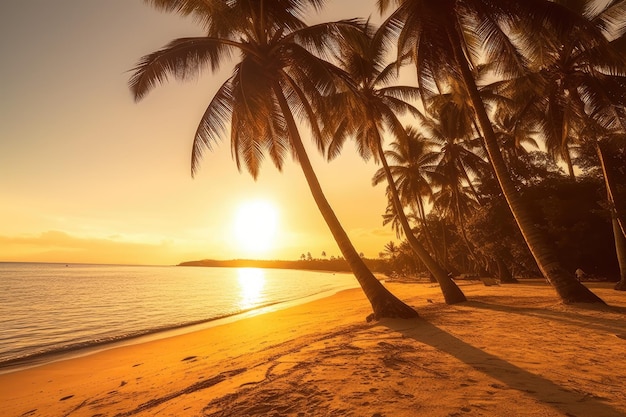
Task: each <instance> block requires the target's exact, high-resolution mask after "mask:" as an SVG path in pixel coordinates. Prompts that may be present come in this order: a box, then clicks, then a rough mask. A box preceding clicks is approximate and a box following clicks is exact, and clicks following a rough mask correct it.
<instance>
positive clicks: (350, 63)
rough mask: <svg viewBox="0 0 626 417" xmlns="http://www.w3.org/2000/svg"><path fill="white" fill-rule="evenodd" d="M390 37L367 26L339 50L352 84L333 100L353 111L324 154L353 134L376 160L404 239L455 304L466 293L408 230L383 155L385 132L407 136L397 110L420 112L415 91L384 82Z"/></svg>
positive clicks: (392, 68) (388, 76) (391, 66)
mask: <svg viewBox="0 0 626 417" xmlns="http://www.w3.org/2000/svg"><path fill="white" fill-rule="evenodd" d="M389 35H390V34H389V31H388V28H386V27H381V28H379V29H378V30H374V28H373V27H371V26H369V25H367V26H366V27H365V28H364V32H363V36H362V37H360V38H353V39H352V42H351V43H350V45H349V46H350V48H345V49H343V50H342V51H341V52H342V53H341V56H340V61H341V63H342V68H343V69H344V70H345V71H346V72H347V73H348V74H350V76H351V78H352V80H353V83H354V85H355V88H353V89H351V90H349V91H346V92H344V93H343V94H339V95H338V96H337V97H334V99H335V100H332V102H334V103H333V104H334V105H335V106H336V105H338V104H339V105H341V104H343V105H344V106H346V107H347V108H349V109H351V110H353V111H352V112H346V113H345V117H344V118H343V119H342V120H339V121H338V122H339V123H338V125H337V126H336V127H335V128H334V129H333V130H334V132H333V137H334V140H333V142H332V143H331V146H330V149H329V157H331V158H332V157H334V156H335V155H337V154H338V152H339V150H340V149H341V147H342V144H343V142H344V141H345V140H346V139H347V138H348V137H350V136H353V137H354V138H355V139H356V141H357V148H358V149H359V151H360V153H361V156H362V157H363V158H365V159H368V158H369V157H371V156H373V157H374V159H375V160H376V161H380V162H381V164H382V166H383V170H384V172H385V178H386V180H387V184H388V188H387V190H388V192H389V193H388V196H389V198H390V200H391V202H392V207H393V209H394V212H395V214H396V216H397V220H398V222H399V223H400V225H401V227H402V231H403V232H404V236H405V237H406V240H407V242H408V243H409V245H410V247H411V249H412V250H413V252H414V253H415V255H417V256H418V257H419V259H420V260H421V261H422V262H423V263H424V265H426V268H428V270H429V271H430V273H431V274H432V275H433V276H434V277H435V279H436V280H437V282H438V283H439V286H440V288H441V291H442V293H443V296H444V299H445V301H446V303H448V304H454V303H459V302H462V301H466V298H465V295H464V294H463V292H462V291H461V289H460V288H459V287H458V286H457V285H456V283H455V282H454V281H453V280H452V278H451V277H450V276H449V275H448V274H447V272H446V271H445V269H444V268H443V267H442V266H441V265H439V264H438V263H437V261H435V259H433V257H432V256H431V255H430V253H428V251H427V250H426V248H424V246H423V245H422V244H421V243H420V242H419V240H418V239H417V238H416V237H415V235H414V234H413V231H412V230H411V226H410V225H409V222H408V220H407V218H406V215H405V213H404V208H403V205H402V203H401V202H400V197H399V196H398V190H397V188H396V184H395V182H394V178H393V175H392V173H391V169H390V168H389V164H388V163H387V160H386V158H385V152H384V149H383V142H384V139H383V135H384V132H385V130H388V131H389V132H391V133H392V134H393V136H395V137H403V136H404V135H405V134H406V132H405V130H404V126H403V124H402V123H401V122H400V120H399V119H398V113H400V112H402V113H407V112H408V113H413V114H419V111H418V110H417V109H416V108H415V107H414V105H413V104H412V103H410V100H413V99H415V98H417V97H418V95H419V91H418V89H417V88H415V87H409V86H399V85H390V84H389V83H390V81H391V80H393V78H394V75H396V73H397V65H398V64H397V63H396V62H392V63H386V55H387V48H386V46H387V44H388V42H389Z"/></svg>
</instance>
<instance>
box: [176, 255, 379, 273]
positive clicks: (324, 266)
mask: <svg viewBox="0 0 626 417" xmlns="http://www.w3.org/2000/svg"><path fill="white" fill-rule="evenodd" d="M364 261H365V264H366V265H367V266H368V267H369V268H370V270H371V271H372V272H376V273H385V271H386V265H385V262H384V261H383V260H382V259H366V258H365V259H364ZM178 266H206V267H213V268H276V269H301V270H311V271H329V272H351V271H350V266H349V265H348V262H346V260H345V259H341V258H334V259H300V260H295V261H280V260H274V261H268V260H258V259H232V260H228V261H224V260H216V259H202V260H200V261H187V262H181V263H179V264H178Z"/></svg>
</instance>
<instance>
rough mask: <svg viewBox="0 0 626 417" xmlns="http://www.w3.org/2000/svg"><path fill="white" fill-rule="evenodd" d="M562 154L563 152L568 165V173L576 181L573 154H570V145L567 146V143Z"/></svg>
mask: <svg viewBox="0 0 626 417" xmlns="http://www.w3.org/2000/svg"><path fill="white" fill-rule="evenodd" d="M562 154H563V160H564V161H565V164H566V165H567V173H568V174H569V177H570V178H571V179H572V181H576V174H575V173H574V164H573V163H572V156H571V155H570V150H569V146H567V144H565V145H564V146H563V151H562Z"/></svg>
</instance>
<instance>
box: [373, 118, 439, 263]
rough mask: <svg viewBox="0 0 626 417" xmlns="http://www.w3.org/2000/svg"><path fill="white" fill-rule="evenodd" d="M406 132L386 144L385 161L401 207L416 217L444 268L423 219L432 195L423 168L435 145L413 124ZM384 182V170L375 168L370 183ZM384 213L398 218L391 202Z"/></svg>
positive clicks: (385, 177) (430, 247)
mask: <svg viewBox="0 0 626 417" xmlns="http://www.w3.org/2000/svg"><path fill="white" fill-rule="evenodd" d="M405 132H406V135H404V136H400V137H399V138H397V139H396V140H395V141H392V142H391V143H390V144H389V149H387V150H386V151H385V160H386V161H387V164H388V165H389V170H390V171H391V175H392V177H393V180H394V184H395V188H396V190H397V191H398V197H399V198H400V202H401V203H402V206H403V207H407V208H408V209H409V210H411V212H412V214H413V216H414V217H415V218H416V219H418V220H419V222H418V223H419V226H420V227H419V228H420V230H421V232H422V234H423V236H424V237H425V239H426V243H427V245H428V247H429V249H430V253H432V254H433V255H434V257H435V259H436V260H437V262H438V263H439V264H440V265H442V266H444V267H446V260H445V258H442V257H441V256H440V251H439V248H438V247H437V245H435V244H434V241H433V238H432V233H431V231H430V226H429V225H428V222H427V219H426V204H427V201H428V199H430V198H431V197H432V189H431V187H430V183H429V179H428V178H427V173H426V172H425V171H424V167H425V165H426V164H427V163H428V161H429V156H430V154H431V150H432V148H433V146H435V144H434V143H432V142H430V141H429V140H428V139H426V137H424V136H423V135H422V134H421V133H420V132H418V131H417V129H415V128H414V127H412V126H409V127H407V128H406V130H405ZM386 181H387V173H386V171H385V169H384V168H380V169H378V170H377V171H376V172H375V173H374V176H373V177H372V185H374V186H376V185H378V184H381V183H382V182H386ZM387 214H388V215H389V216H390V219H395V218H396V217H397V216H396V215H395V210H394V209H393V202H391V201H390V202H389V205H388V207H387V213H386V214H385V215H387ZM383 219H385V216H383ZM389 221H390V220H389ZM389 221H386V220H384V223H383V224H387V223H389ZM446 269H447V267H446Z"/></svg>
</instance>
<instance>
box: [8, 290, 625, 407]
mask: <svg viewBox="0 0 626 417" xmlns="http://www.w3.org/2000/svg"><path fill="white" fill-rule="evenodd" d="M387 285H388V287H389V288H390V289H391V290H392V291H393V292H394V293H395V294H397V295H398V296H399V297H400V298H402V299H403V300H405V301H407V302H408V303H409V304H410V305H412V306H413V307H415V308H416V309H417V310H418V311H419V313H420V316H421V317H420V318H419V319H416V320H390V319H385V320H381V321H378V322H373V323H366V321H365V317H366V316H367V315H368V314H369V313H370V308H369V305H368V303H367V301H366V299H365V297H364V295H363V294H362V292H361V291H360V290H348V291H344V292H341V293H339V294H336V295H334V296H332V297H329V298H325V299H321V300H317V301H313V302H311V303H307V304H303V305H299V306H295V307H291V308H288V309H284V310H279V311H274V312H270V313H266V314H261V315H258V316H254V317H250V318H246V319H243V320H239V321H235V322H232V323H228V324H225V325H220V326H216V327H212V328H208V329H204V330H200V331H195V332H193V333H188V334H183V335H178V336H174V337H169V338H164V339H159V340H154V341H150V342H146V343H141V344H136V345H131V346H123V347H117V348H113V349H110V350H106V351H102V352H98V353H94V354H91V355H88V356H83V357H78V358H72V359H67V360H62V361H58V362H54V363H50V364H47V365H43V366H39V367H35V368H30V369H25V370H20V371H16V372H12V373H7V374H3V375H0V404H2V411H1V412H0V414H1V415H2V416H11V417H12V416H15V417H18V416H90V417H96V416H119V417H121V416H135V415H136V416H368V417H382V416H387V417H391V416H542V417H551V416H568V417H574V416H577V417H586V416H594V417H612V416H626V390H624V386H625V385H624V383H625V382H624V381H626V362H625V361H624V354H625V353H626V340H625V338H626V294H625V293H623V292H617V291H614V290H612V289H611V285H612V284H605V283H590V284H588V285H589V286H590V287H591V288H592V289H593V290H594V292H596V294H598V295H600V296H601V297H602V298H603V299H604V300H605V301H606V302H607V303H608V304H609V306H606V307H596V306H594V307H589V306H581V305H567V306H566V305H563V304H561V303H560V302H559V300H558V298H557V296H556V294H555V292H554V291H553V290H552V289H551V288H550V287H548V286H547V285H546V284H545V283H544V282H543V281H540V280H535V281H532V282H526V283H522V284H517V285H514V284H510V285H502V286H492V287H486V286H484V285H483V284H482V283H480V282H477V281H467V282H461V286H462V289H463V291H464V292H465V294H466V295H467V297H468V299H469V300H470V301H468V302H467V303H463V304H460V305H454V306H448V305H446V304H444V303H443V297H442V296H441V294H440V292H439V290H438V288H437V287H436V286H434V285H432V284H401V283H389V284H387Z"/></svg>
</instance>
